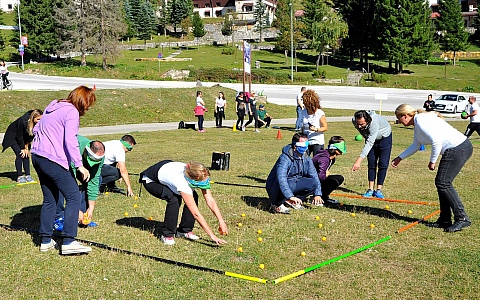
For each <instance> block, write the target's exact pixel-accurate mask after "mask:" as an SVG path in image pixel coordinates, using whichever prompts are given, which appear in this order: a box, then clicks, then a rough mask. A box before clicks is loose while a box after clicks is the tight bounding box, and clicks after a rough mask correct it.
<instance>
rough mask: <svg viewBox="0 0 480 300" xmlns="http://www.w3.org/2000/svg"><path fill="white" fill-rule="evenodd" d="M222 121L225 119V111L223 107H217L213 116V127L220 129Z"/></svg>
mask: <svg viewBox="0 0 480 300" xmlns="http://www.w3.org/2000/svg"><path fill="white" fill-rule="evenodd" d="M223 119H225V111H224V108H223V107H217V113H216V114H215V126H217V127H222V123H223Z"/></svg>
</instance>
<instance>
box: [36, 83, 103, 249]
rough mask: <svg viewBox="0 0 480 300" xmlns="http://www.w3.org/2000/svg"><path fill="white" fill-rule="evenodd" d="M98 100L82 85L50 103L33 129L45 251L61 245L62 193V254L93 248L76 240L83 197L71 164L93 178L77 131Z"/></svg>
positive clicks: (41, 235) (84, 175)
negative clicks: (58, 214) (61, 214)
mask: <svg viewBox="0 0 480 300" xmlns="http://www.w3.org/2000/svg"><path fill="white" fill-rule="evenodd" d="M95 101H96V97H95V93H94V89H90V88H88V87H85V86H79V87H77V88H76V89H74V90H73V91H72V92H70V94H69V95H68V98H67V99H60V100H53V101H52V102H50V104H49V105H48V106H47V108H45V111H44V114H43V117H42V119H41V120H40V122H38V124H37V126H35V127H34V129H33V133H34V136H35V137H34V139H33V143H32V151H31V152H32V162H33V166H34V167H35V170H36V171H37V174H38V178H39V180H40V186H41V188H42V193H43V203H42V210H41V213H40V230H39V233H40V237H41V239H42V241H41V245H40V251H41V252H46V251H49V250H53V249H55V248H56V246H57V243H56V242H55V241H54V240H53V239H52V235H53V222H54V220H55V210H56V206H57V205H56V202H57V201H59V199H60V193H62V194H63V196H64V197H65V201H66V205H65V223H64V227H63V232H62V233H63V244H62V248H61V254H63V255H66V254H76V253H88V252H90V251H92V248H90V247H87V246H83V245H82V244H80V243H78V242H77V241H76V240H75V237H76V236H77V226H78V223H77V222H78V210H79V208H80V200H81V196H80V192H79V190H78V185H77V181H76V180H75V178H74V177H73V176H72V174H71V173H70V171H69V165H70V163H72V164H73V165H75V168H76V169H77V171H78V172H80V173H81V174H82V177H83V180H84V181H85V182H87V181H88V180H89V179H90V174H89V172H88V170H87V169H86V168H85V167H83V164H82V156H81V154H80V150H79V146H78V140H77V134H78V128H79V126H80V116H83V115H84V114H85V112H86V111H87V110H88V109H89V108H90V107H91V106H92V105H93V104H94V103H95Z"/></svg>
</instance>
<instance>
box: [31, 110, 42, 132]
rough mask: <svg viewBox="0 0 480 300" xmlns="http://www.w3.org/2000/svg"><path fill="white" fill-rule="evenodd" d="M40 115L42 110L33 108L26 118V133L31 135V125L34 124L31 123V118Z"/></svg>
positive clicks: (33, 124) (33, 118)
mask: <svg viewBox="0 0 480 300" xmlns="http://www.w3.org/2000/svg"><path fill="white" fill-rule="evenodd" d="M41 115H43V111H42V110H41V109H34V110H33V111H32V113H31V114H30V118H28V125H27V131H28V135H30V136H33V127H34V126H35V123H33V120H35V118H38V117H40V116H41Z"/></svg>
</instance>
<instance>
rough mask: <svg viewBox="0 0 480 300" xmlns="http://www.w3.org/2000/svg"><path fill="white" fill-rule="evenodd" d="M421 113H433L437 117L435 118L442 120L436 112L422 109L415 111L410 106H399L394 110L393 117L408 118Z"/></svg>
mask: <svg viewBox="0 0 480 300" xmlns="http://www.w3.org/2000/svg"><path fill="white" fill-rule="evenodd" d="M421 113H430V114H431V113H434V114H436V115H437V117H439V118H442V119H443V116H442V115H441V114H440V113H438V112H429V111H425V110H423V109H415V108H414V107H413V106H411V105H410V104H405V103H404V104H400V105H399V106H398V107H397V108H396V109H395V115H396V116H410V117H414V116H415V115H416V114H421Z"/></svg>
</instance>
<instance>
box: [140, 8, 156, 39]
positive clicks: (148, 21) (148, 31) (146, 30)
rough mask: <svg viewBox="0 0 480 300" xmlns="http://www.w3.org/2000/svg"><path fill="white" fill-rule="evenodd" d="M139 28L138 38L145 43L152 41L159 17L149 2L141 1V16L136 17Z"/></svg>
mask: <svg viewBox="0 0 480 300" xmlns="http://www.w3.org/2000/svg"><path fill="white" fill-rule="evenodd" d="M135 19H136V20H135V21H136V26H137V38H138V39H140V40H143V41H144V42H145V43H146V41H147V40H149V39H151V37H152V33H154V32H155V30H156V28H157V17H156V16H155V12H154V10H153V7H152V4H151V3H150V2H149V1H148V0H141V2H140V10H139V14H138V15H137V16H136V17H135Z"/></svg>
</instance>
